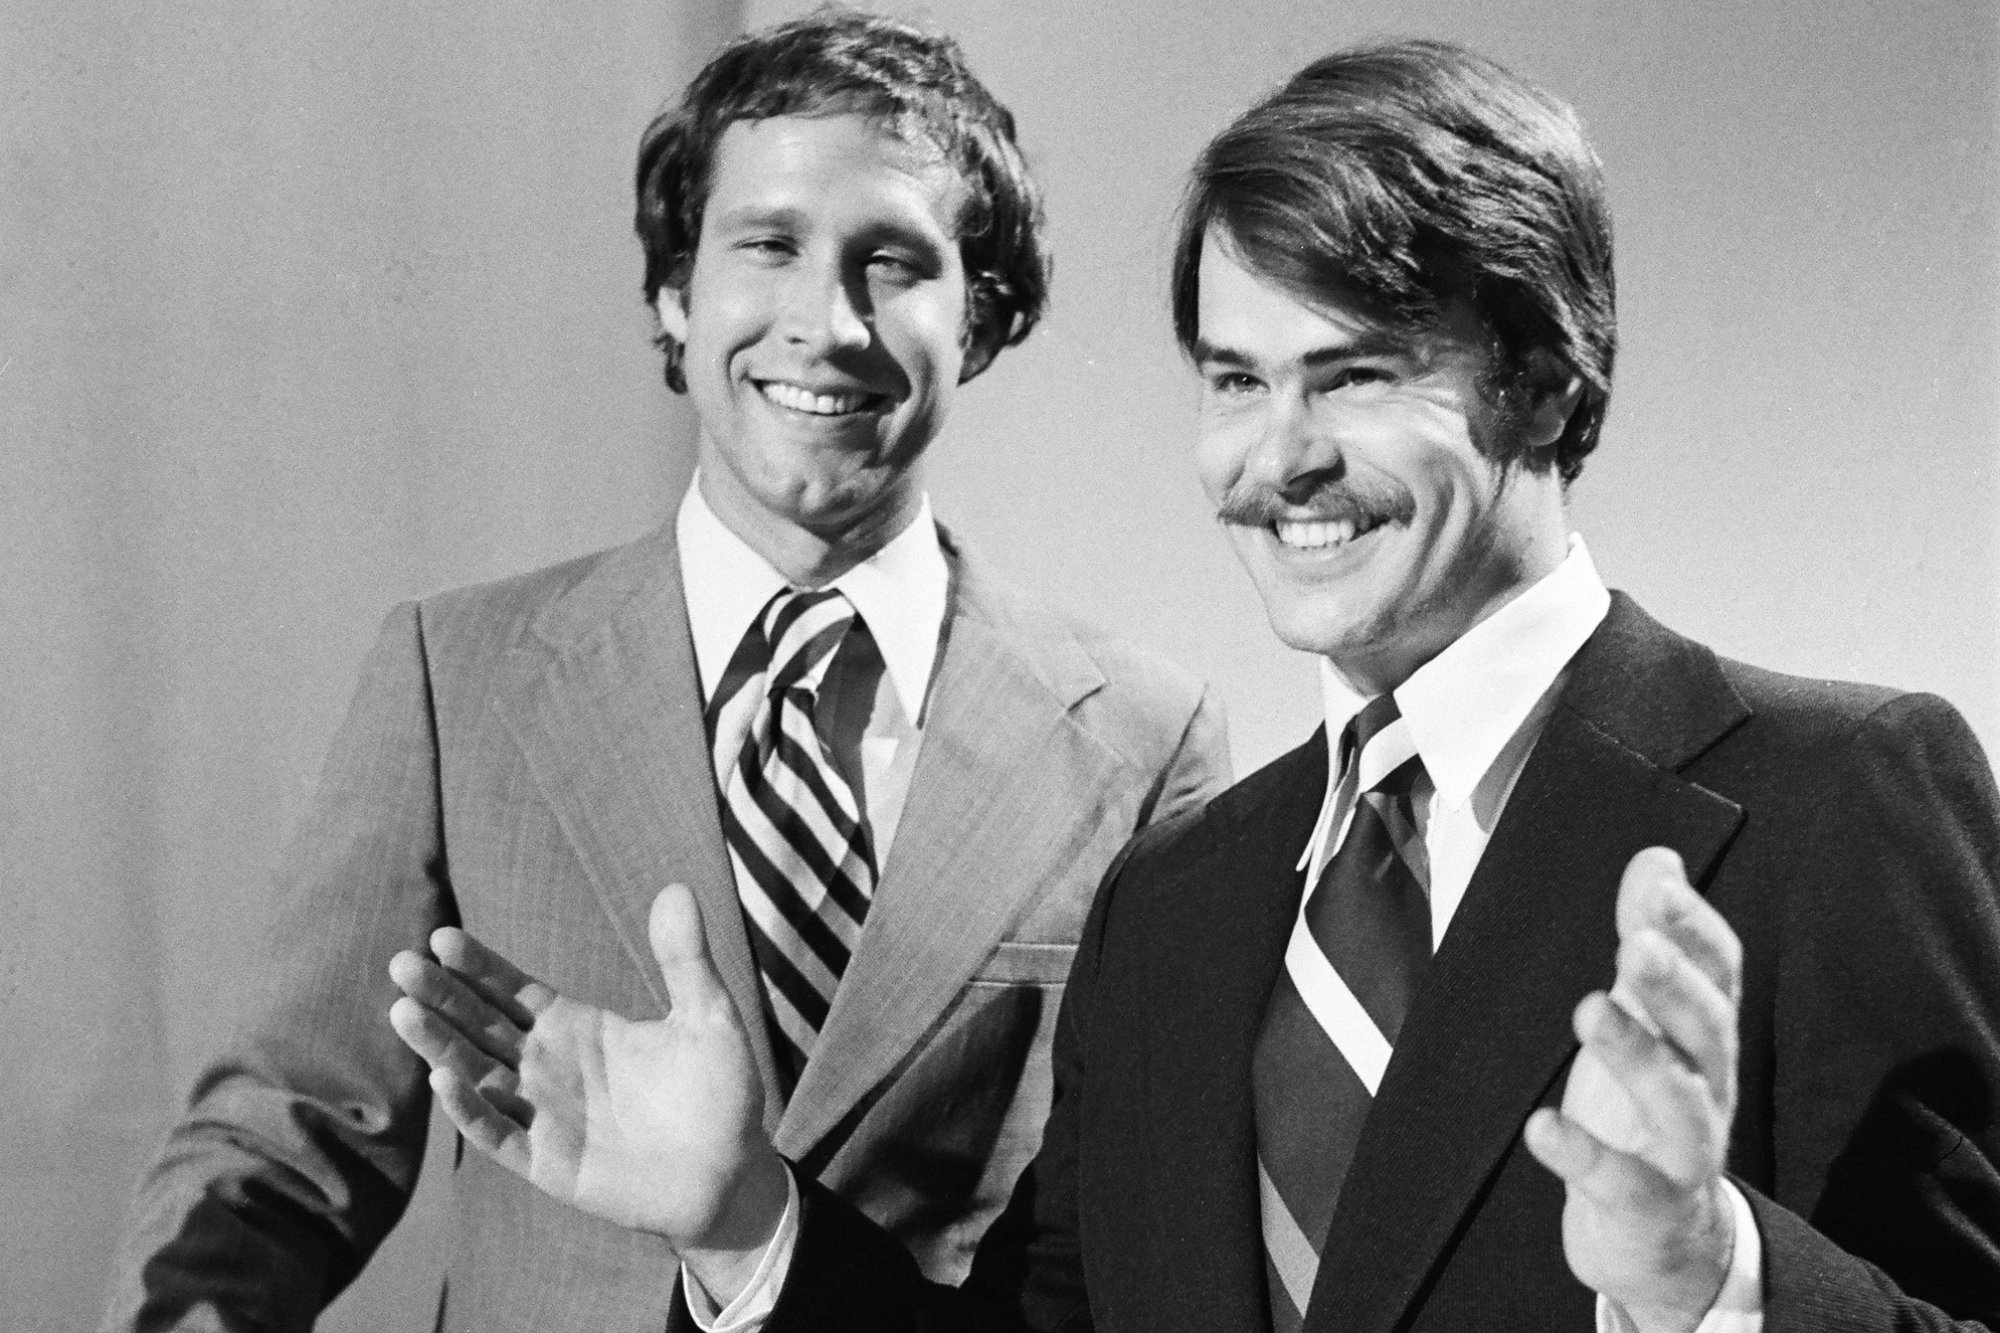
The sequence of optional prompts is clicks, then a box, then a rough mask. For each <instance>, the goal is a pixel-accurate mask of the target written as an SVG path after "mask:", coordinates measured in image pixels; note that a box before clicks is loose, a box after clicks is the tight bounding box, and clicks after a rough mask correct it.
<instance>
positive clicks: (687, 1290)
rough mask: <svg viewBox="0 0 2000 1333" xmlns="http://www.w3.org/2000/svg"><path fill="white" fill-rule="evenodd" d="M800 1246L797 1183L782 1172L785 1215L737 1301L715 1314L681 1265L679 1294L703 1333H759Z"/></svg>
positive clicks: (712, 1302) (709, 1300) (712, 1300)
mask: <svg viewBox="0 0 2000 1333" xmlns="http://www.w3.org/2000/svg"><path fill="white" fill-rule="evenodd" d="M798 1242H799V1183H798V1181H796V1180H794V1179H792V1173H791V1172H789V1171H787V1172H785V1214H784V1216H783V1217H780V1218H779V1219H778V1229H777V1231H775V1232H774V1233H772V1236H771V1240H770V1243H769V1244H768V1245H766V1246H765V1247H764V1257H763V1258H762V1259H759V1260H758V1261H757V1271H756V1272H754V1273H752V1274H751V1275H750V1281H749V1282H748V1283H746V1284H744V1287H743V1290H741V1291H739V1292H737V1293H736V1299H735V1300H733V1301H731V1302H730V1303H729V1304H728V1305H727V1306H725V1307H724V1308H722V1309H720V1310H718V1309H716V1308H715V1298H714V1297H713V1296H710V1295H709V1294H708V1290H707V1288H705V1287H703V1286H702V1285H701V1283H700V1282H699V1281H697V1280H696V1278H695V1275H694V1274H693V1273H692V1272H690V1271H689V1269H688V1266H687V1265H686V1264H682V1265H681V1291H682V1293H683V1294H684V1295H685V1296H686V1297H687V1307H688V1313H689V1314H691V1315H693V1316H694V1326H695V1327H696V1328H698V1329H701V1330H702V1333H758V1330H760V1329H762V1328H763V1327H764V1321H765V1320H766V1319H769V1318H770V1317H771V1311H772V1310H773V1309H775V1308H776V1307H777V1304H778V1293H779V1292H781V1291H783V1290H784V1289H785V1277H786V1275H787V1274H789V1273H790V1272H791V1271H792V1251H793V1250H794V1249H795V1248H797V1246H798Z"/></svg>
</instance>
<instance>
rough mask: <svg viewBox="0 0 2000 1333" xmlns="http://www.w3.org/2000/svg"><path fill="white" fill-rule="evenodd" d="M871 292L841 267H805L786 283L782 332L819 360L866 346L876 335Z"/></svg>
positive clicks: (822, 265) (781, 312) (788, 339)
mask: <svg viewBox="0 0 2000 1333" xmlns="http://www.w3.org/2000/svg"><path fill="white" fill-rule="evenodd" d="M867 293H868V288H867V284H866V283H865V282H862V281H859V280H858V275H851V274H849V273H847V272H846V271H845V269H844V267H843V266H842V265H840V264H835V263H818V264H801V265H799V266H798V267H797V268H796V270H795V271H794V273H793V275H792V280H791V281H790V282H788V283H786V284H785V291H784V294H783V297H782V301H783V308H782V310H781V311H780V315H779V318H780V325H779V328H780V331H781V332H782V333H783V335H784V337H785V339H786V341H788V342H792V343H795V344H797V345H799V346H801V347H803V348H804V349H806V350H807V351H809V352H810V353H812V354H813V355H814V356H818V357H825V356H829V355H831V354H833V353H836V352H841V351H856V350H859V349H861V348H863V347H866V346H867V345H868V343H869V341H870V339H871V337H872V336H873V335H872V333H871V331H870V324H869V315H870V314H871V313H872V312H871V311H870V309H869V305H868V296H867Z"/></svg>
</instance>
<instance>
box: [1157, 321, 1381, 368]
mask: <svg viewBox="0 0 2000 1333" xmlns="http://www.w3.org/2000/svg"><path fill="white" fill-rule="evenodd" d="M1412 348H1413V344H1412V343H1411V341H1410V339H1409V338H1407V337H1405V336H1404V335H1402V334H1400V333H1395V332H1392V331H1390V330H1388V329H1369V330H1367V331H1365V332H1363V333H1359V334H1356V335H1355V336H1354V337H1352V338H1350V339H1348V340H1347V341H1345V342H1340V343H1334V344H1331V345H1330V346H1325V347H1315V348H1313V349H1312V350H1311V351H1309V352H1307V353H1306V354H1305V356H1303V357H1302V358H1300V360H1301V361H1302V362H1303V363H1304V365H1305V367H1306V369H1308V370H1318V369H1320V368H1321V367H1323V366H1330V365H1336V364H1338V363H1340V362H1342V361H1357V360H1361V359H1364V358H1367V357H1371V356H1407V355H1409V354H1410V352H1411V350H1412ZM1194 359H1195V363H1196V364H1197V365H1204V366H1206V365H1217V366H1235V367H1239V368H1243V369H1248V368H1250V367H1252V366H1254V365H1255V364H1256V359H1255V358H1254V357H1252V356H1250V355H1249V354H1248V353H1246V352H1240V351H1238V350H1236V349H1235V348H1233V347H1225V346H1223V345H1221V344H1220V343H1212V342H1210V341H1209V340H1208V339H1206V338H1196V339H1195V340H1194Z"/></svg>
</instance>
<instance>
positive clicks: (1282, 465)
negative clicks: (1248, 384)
mask: <svg viewBox="0 0 2000 1333" xmlns="http://www.w3.org/2000/svg"><path fill="white" fill-rule="evenodd" d="M1260 425H1261V429H1260V430H1259V431H1258V433H1257V436H1256V439H1255V440H1254V441H1253V442H1252V444H1251V446H1250V450H1249V453H1248V454H1247V456H1246V457H1245V458H1244V463H1243V473H1244V479H1245V480H1246V481H1248V482H1251V483H1253V484H1256V485H1258V486H1260V487H1264V488H1267V489H1269V490H1272V491H1275V492H1277V493H1278V494H1279V495H1282V496H1284V497H1285V498H1286V499H1287V500H1295V501H1304V500H1306V499H1307V498H1309V497H1310V496H1311V495H1312V493H1313V492H1314V491H1315V490H1317V489H1318V488H1319V487H1321V486H1323V485H1325V484H1326V483H1327V482H1329V481H1332V480H1334V479H1336V478H1338V477H1339V476H1340V474H1341V471H1342V467H1343V461H1344V460H1343V457H1342V454H1341V448H1340V442H1339V440H1338V438H1337V437H1336V436H1335V434H1334V432H1332V431H1331V430H1329V429H1327V426H1326V423H1325V422H1322V421H1316V420H1315V419H1314V415H1313V412H1312V409H1311V405H1310V404H1309V403H1308V402H1307V401H1306V400H1305V399H1304V398H1303V397H1302V396H1301V395H1299V394H1294V393H1286V392H1275V393H1273V394H1272V395H1271V396H1270V398H1269V399H1268V400H1267V403H1266V406H1265V412H1264V419H1263V421H1262V422H1261V423H1260Z"/></svg>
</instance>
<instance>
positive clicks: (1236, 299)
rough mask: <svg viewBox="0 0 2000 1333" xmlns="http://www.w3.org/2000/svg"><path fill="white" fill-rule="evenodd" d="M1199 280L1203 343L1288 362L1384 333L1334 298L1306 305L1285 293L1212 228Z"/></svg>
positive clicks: (1204, 247) (1203, 249)
mask: <svg viewBox="0 0 2000 1333" xmlns="http://www.w3.org/2000/svg"><path fill="white" fill-rule="evenodd" d="M1198 281H1199V283H1200V287H1199V292H1198V301H1197V305H1196V311H1197V313H1198V315H1199V317H1200V334H1201V340H1202V341H1203V342H1204V343H1208V344H1210V345H1213V346H1222V347H1229V348H1232V349H1235V350H1238V351H1246V352H1256V353H1257V354H1258V355H1260V356H1262V357H1268V358H1270V359H1273V360H1288V359H1292V357H1294V356H1297V355H1302V354H1303V353H1305V352H1308V351H1311V350H1314V349H1317V348H1321V347H1324V346H1327V345H1330V344H1342V343H1347V342H1353V341H1356V340H1358V339H1361V338H1363V337H1367V336H1370V335H1374V334H1378V333H1380V332H1382V331H1383V329H1382V326H1381V325H1380V324H1379V323H1378V322H1377V321H1375V320H1372V319H1369V318H1367V317H1366V316H1365V315H1363V314H1362V313H1361V312H1360V311H1358V310H1353V309H1350V308H1349V307H1347V306H1345V305H1342V304H1341V303H1339V302H1337V301H1332V300H1326V301H1317V302H1314V303H1313V304H1311V305H1308V304H1306V302H1305V301H1304V300H1302V299H1301V298H1300V297H1298V296H1296V295H1294V294H1293V293H1292V292H1291V291H1290V290H1289V289H1287V288H1285V287H1281V286H1279V285H1278V284H1277V283H1276V282H1274V281H1272V280H1271V279H1270V278H1267V277H1264V276H1263V275H1262V274H1259V273H1253V272H1252V271H1251V270H1250V269H1249V268H1247V267H1245V266H1244V264H1243V262H1242V261H1241V260H1240V259H1239V258H1237V254H1236V248H1235V246H1234V245H1233V244H1232V243H1231V242H1230V240H1229V238H1228V237H1227V236H1225V235H1223V234H1222V233H1221V232H1219V231H1213V230H1211V231H1210V232H1209V233H1208V235H1207V236H1206V237H1204V238H1203V240H1202V246H1201V267H1200V270H1199V273H1198Z"/></svg>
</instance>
